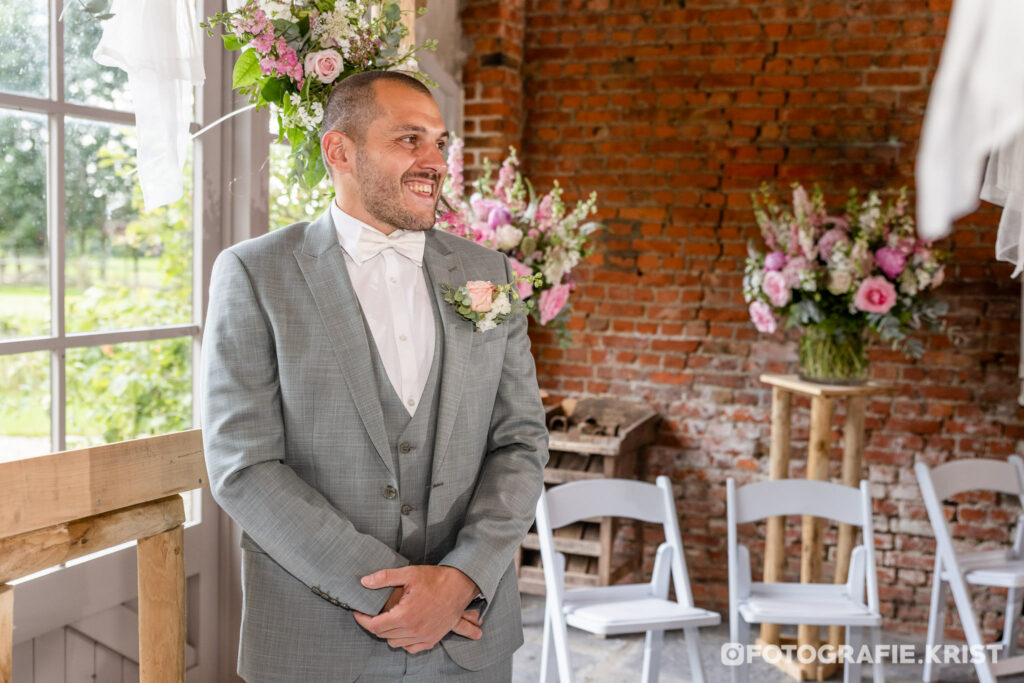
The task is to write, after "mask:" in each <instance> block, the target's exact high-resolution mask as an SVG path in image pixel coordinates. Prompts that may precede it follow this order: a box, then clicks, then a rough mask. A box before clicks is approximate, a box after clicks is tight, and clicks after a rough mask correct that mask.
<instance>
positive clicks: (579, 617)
mask: <svg viewBox="0 0 1024 683" xmlns="http://www.w3.org/2000/svg"><path fill="white" fill-rule="evenodd" d="M564 613H565V621H566V623H568V624H569V625H570V626H574V627H576V628H578V629H582V630H584V631H589V632H590V633H599V634H602V635H615V634H619V633H638V632H641V631H650V630H665V629H676V628H689V627H691V626H716V625H718V624H719V623H720V622H721V620H722V617H721V615H719V614H718V613H717V612H711V611H709V610H706V609H700V608H699V607H685V606H683V605H680V604H679V603H678V602H673V601H671V600H662V599H661V598H654V597H648V598H640V599H636V600H629V601H621V600H620V601H613V602H578V603H575V604H572V603H570V604H567V605H565V606H564Z"/></svg>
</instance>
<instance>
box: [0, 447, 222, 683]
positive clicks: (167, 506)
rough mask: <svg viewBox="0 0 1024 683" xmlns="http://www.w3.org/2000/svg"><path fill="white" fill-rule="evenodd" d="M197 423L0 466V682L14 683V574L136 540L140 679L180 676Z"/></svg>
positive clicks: (197, 476) (198, 451) (198, 464)
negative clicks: (187, 501) (187, 499)
mask: <svg viewBox="0 0 1024 683" xmlns="http://www.w3.org/2000/svg"><path fill="white" fill-rule="evenodd" d="M206 484H207V477H206V464H205V462H204V460H203V442H202V434H201V432H200V430H198V429H194V430H191V431H187V432H179V433H176V434H167V435H165V436H156V437H152V438H147V439H137V440H134V441H123V442H121V443H114V444H109V445H106V446H97V447H94V448H83V449H81V450H77V451H64V452H62V453H53V454H51V455H43V456H39V457H36V458H28V459H25V460H15V461H13V462H6V463H0V683H7V682H8V681H10V680H11V676H12V674H11V666H12V650H13V642H14V589H13V587H12V586H10V585H8V584H9V582H10V581H13V580H15V579H19V578H21V577H24V576H28V575H30V574H34V573H35V572H38V571H41V570H43V569H47V568H49V567H53V566H55V565H58V564H61V563H64V562H67V561H69V560H73V559H75V558H77V557H82V556H83V555H88V554H91V553H95V552H98V551H100V550H104V549H106V548H111V547H113V546H116V545H119V544H121V543H126V542H128V541H132V540H136V539H137V540H138V566H139V678H140V681H142V683H156V682H161V683H162V682H164V681H166V682H168V683H170V682H172V681H173V682H175V683H183V681H184V680H185V548H184V541H185V537H184V526H183V524H184V522H185V508H184V503H183V501H182V498H181V496H180V495H179V494H181V493H183V492H185V491H191V490H193V489H196V488H201V487H203V486H206Z"/></svg>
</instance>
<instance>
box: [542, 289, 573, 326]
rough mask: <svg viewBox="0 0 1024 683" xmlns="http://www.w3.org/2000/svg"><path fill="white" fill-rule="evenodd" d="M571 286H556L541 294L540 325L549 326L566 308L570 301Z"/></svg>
mask: <svg viewBox="0 0 1024 683" xmlns="http://www.w3.org/2000/svg"><path fill="white" fill-rule="evenodd" d="M569 289H570V287H569V285H555V286H554V287H552V288H551V289H545V290H544V291H543V292H541V293H540V304H539V306H538V307H539V309H540V324H541V325H547V324H548V323H549V322H551V321H552V320H554V319H555V317H556V316H557V315H558V314H559V313H560V312H561V311H562V309H563V308H565V304H566V302H567V301H569Z"/></svg>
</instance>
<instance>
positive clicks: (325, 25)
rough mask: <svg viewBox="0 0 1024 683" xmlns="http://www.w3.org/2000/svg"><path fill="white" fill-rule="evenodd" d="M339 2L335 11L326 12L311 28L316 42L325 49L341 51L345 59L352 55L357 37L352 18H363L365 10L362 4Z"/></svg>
mask: <svg viewBox="0 0 1024 683" xmlns="http://www.w3.org/2000/svg"><path fill="white" fill-rule="evenodd" d="M352 4H353V5H354V6H353V7H350V6H349V3H345V2H339V3H338V4H337V5H336V6H335V8H334V10H333V11H331V12H324V13H323V14H321V15H320V16H319V17H317V19H316V21H314V22H313V25H312V26H311V27H310V29H311V31H312V34H313V38H314V40H318V41H320V44H321V45H322V46H323V47H336V48H338V49H340V50H341V54H342V55H344V57H345V59H349V58H350V57H351V55H352V40H353V39H355V38H356V37H357V36H356V27H355V26H353V25H352V18H353V15H355V16H356V17H357V18H358V17H361V16H362V12H363V11H364V9H365V8H363V7H361V6H360V3H352Z"/></svg>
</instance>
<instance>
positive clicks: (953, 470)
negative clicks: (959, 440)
mask: <svg viewBox="0 0 1024 683" xmlns="http://www.w3.org/2000/svg"><path fill="white" fill-rule="evenodd" d="M914 469H915V470H916V471H917V478H918V483H920V482H921V479H922V477H923V476H924V477H927V478H928V479H930V481H931V486H932V489H933V490H934V491H935V496H936V497H937V498H938V499H939V500H940V501H943V500H946V499H947V498H951V497H953V496H955V495H957V494H958V493H963V492H964V491H999V492H1000V493H1006V494H1009V495H1013V496H1017V497H1018V498H1019V497H1021V496H1022V495H1024V463H1022V462H1021V459H1020V457H1019V456H1016V455H1011V456H1010V457H1009V458H1008V459H1006V460H991V459H988V458H965V459H961V460H953V461H952V462H947V463H944V464H942V465H938V466H936V467H933V468H931V469H930V470H929V469H928V466H927V465H925V464H924V463H923V462H919V463H917V465H915V466H914ZM922 473H923V474H922Z"/></svg>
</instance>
